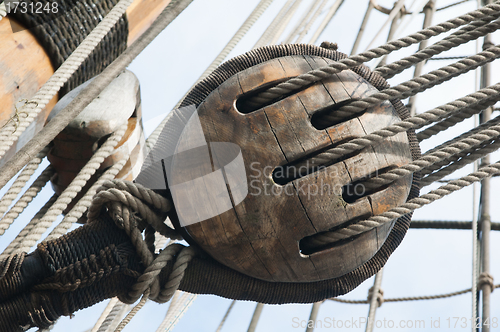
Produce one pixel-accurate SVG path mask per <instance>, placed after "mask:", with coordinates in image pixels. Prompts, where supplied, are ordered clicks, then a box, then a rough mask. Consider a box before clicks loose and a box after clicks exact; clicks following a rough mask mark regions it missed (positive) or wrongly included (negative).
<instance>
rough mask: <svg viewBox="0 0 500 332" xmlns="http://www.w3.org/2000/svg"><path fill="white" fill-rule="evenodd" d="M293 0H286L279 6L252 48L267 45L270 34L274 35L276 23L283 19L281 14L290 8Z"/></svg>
mask: <svg viewBox="0 0 500 332" xmlns="http://www.w3.org/2000/svg"><path fill="white" fill-rule="evenodd" d="M293 1H294V0H288V1H287V2H286V3H285V4H284V5H283V7H281V9H280V11H279V12H278V14H276V16H275V17H274V19H273V20H272V21H271V23H270V24H269V26H268V27H267V28H266V30H264V33H263V34H262V35H261V36H260V38H259V40H257V42H256V43H255V45H254V46H253V47H252V48H257V47H261V46H264V45H267V44H268V43H269V40H270V39H271V36H272V35H274V30H276V26H277V25H278V23H279V22H280V21H281V20H282V19H283V16H284V15H285V13H286V12H287V11H288V10H289V9H290V6H291V5H292V2H293Z"/></svg>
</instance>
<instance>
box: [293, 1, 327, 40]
mask: <svg viewBox="0 0 500 332" xmlns="http://www.w3.org/2000/svg"><path fill="white" fill-rule="evenodd" d="M324 1H327V0H312V1H311V4H310V5H309V8H307V10H306V11H305V12H304V14H303V15H302V17H301V18H300V19H299V20H298V21H297V24H296V25H295V27H294V28H293V30H292V31H290V33H289V34H288V36H287V37H286V38H285V40H284V41H283V43H284V44H290V43H292V42H293V40H294V39H295V37H297V35H298V34H300V33H301V32H302V31H303V30H304V26H305V25H306V24H308V23H309V22H310V21H311V15H312V14H313V13H314V12H315V9H316V5H319V4H321V2H324ZM299 42H300V41H298V40H297V41H296V42H295V44H298V43H299Z"/></svg>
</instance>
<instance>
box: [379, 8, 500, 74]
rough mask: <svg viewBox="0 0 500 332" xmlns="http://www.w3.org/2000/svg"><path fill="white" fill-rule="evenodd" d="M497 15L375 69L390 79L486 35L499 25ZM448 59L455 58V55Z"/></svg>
mask: <svg viewBox="0 0 500 332" xmlns="http://www.w3.org/2000/svg"><path fill="white" fill-rule="evenodd" d="M498 16H499V15H498V14H496V15H488V16H486V17H484V18H482V19H480V20H477V21H473V22H471V23H470V24H468V25H466V26H465V27H463V28H461V29H460V30H458V31H456V32H454V33H452V34H451V35H449V36H447V37H445V38H443V39H442V40H440V41H438V42H436V43H435V44H433V45H431V46H428V47H426V48H424V49H422V50H420V51H418V52H416V53H414V54H412V55H410V56H407V57H405V58H403V59H401V60H398V61H395V62H393V63H390V64H387V65H385V66H381V67H378V68H376V69H375V70H374V72H377V73H378V74H380V75H381V76H382V77H383V78H385V79H389V78H392V77H393V76H394V75H396V74H399V73H401V72H402V71H403V70H405V69H407V68H410V67H411V66H413V65H415V64H417V63H419V62H421V61H424V60H428V59H436V58H432V57H433V56H434V55H437V54H440V53H442V52H445V51H448V50H450V49H452V48H455V47H457V46H460V45H462V44H465V43H467V42H469V41H471V40H475V39H477V38H479V37H482V36H485V35H486V34H488V33H490V32H494V31H496V30H497V29H498V28H499V26H500V22H499V21H494V22H492V23H489V22H491V21H492V20H494V19H497V18H498ZM463 58H464V57H459V58H456V59H463ZM440 59H441V58H440ZM448 59H455V58H453V57H451V58H448Z"/></svg>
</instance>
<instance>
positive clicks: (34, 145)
mask: <svg viewBox="0 0 500 332" xmlns="http://www.w3.org/2000/svg"><path fill="white" fill-rule="evenodd" d="M130 2H131V0H120V2H119V3H118V4H117V5H116V6H115V7H113V9H112V10H111V11H110V12H109V14H108V15H107V16H110V15H111V16H110V19H108V20H106V18H105V19H104V20H103V21H101V23H99V25H97V27H96V28H95V29H94V30H93V31H92V32H91V33H90V34H89V36H87V38H85V40H84V41H83V42H82V43H81V44H80V45H79V46H78V47H77V48H76V50H75V51H74V52H73V53H72V54H71V55H70V56H69V57H68V59H66V61H65V62H64V63H63V64H62V65H61V67H59V68H58V69H57V71H56V73H55V74H54V75H55V76H54V75H53V76H52V77H51V79H49V81H47V83H46V84H44V85H43V86H42V88H41V89H40V90H39V92H38V93H37V94H36V95H35V97H36V96H39V95H40V96H44V97H43V98H45V99H43V101H42V100H41V99H40V100H38V101H40V102H41V103H39V102H38V101H37V105H38V106H37V107H36V109H37V110H38V111H39V108H40V105H42V104H43V105H45V104H46V103H47V102H48V100H50V99H51V98H52V96H53V95H54V94H55V93H56V92H57V91H59V89H60V87H61V86H62V84H64V82H65V81H66V80H67V78H68V77H69V76H71V75H72V73H73V72H74V71H75V70H76V67H78V66H76V64H79V63H81V61H79V60H82V61H83V59H81V58H82V55H81V54H82V52H90V51H91V49H92V48H93V45H96V44H97V42H98V41H99V40H96V36H99V35H100V34H101V33H102V32H103V30H106V31H108V30H109V29H108V28H111V26H108V25H109V23H110V22H109V21H110V20H111V18H113V19H114V18H116V20H118V19H120V18H121V16H122V15H123V12H124V11H125V10H126V7H128V4H129V3H130ZM191 2H192V0H172V1H171V2H170V3H169V4H168V5H167V7H166V8H165V9H164V10H163V11H162V13H161V14H160V16H158V18H157V19H156V20H155V21H154V22H153V24H152V25H151V26H150V27H149V28H148V29H147V30H146V32H144V33H143V34H142V36H141V37H140V38H138V39H137V40H136V41H135V42H134V43H133V44H132V45H131V46H130V47H128V48H127V49H126V50H125V51H124V52H123V53H122V54H120V55H119V56H118V58H116V59H115V60H114V61H113V62H112V63H111V64H110V65H109V66H108V67H106V68H105V69H104V70H103V71H102V73H101V74H99V75H98V76H96V77H95V78H94V79H93V80H92V81H91V82H90V83H89V84H88V85H87V87H85V88H84V89H83V90H82V92H81V93H80V94H79V98H76V99H73V100H72V101H71V102H70V103H69V104H68V105H67V106H66V107H65V108H64V109H62V110H61V111H60V112H59V113H58V114H57V115H56V116H55V117H54V118H53V119H52V120H51V121H50V122H49V123H47V125H45V127H44V128H43V129H42V130H41V131H40V132H39V133H38V134H36V135H35V136H34V137H33V138H32V139H31V140H30V141H29V142H28V143H26V144H25V145H24V146H23V147H22V148H21V149H20V150H19V151H18V152H17V153H16V154H15V155H14V156H13V157H12V158H10V159H9V160H8V161H7V162H6V163H5V164H3V166H2V167H0V187H3V186H4V185H5V184H6V183H7V182H8V181H9V179H10V178H11V177H12V176H13V175H14V174H16V173H17V172H19V170H20V169H21V168H22V167H23V166H24V165H25V164H26V163H27V162H28V161H29V160H31V159H32V158H33V157H34V156H35V155H36V154H37V153H38V152H39V151H40V150H41V149H42V148H43V147H45V146H46V145H47V144H48V143H49V142H50V141H52V139H54V137H55V136H56V135H57V134H58V133H59V132H61V130H63V129H64V128H65V127H66V126H67V125H68V123H69V122H70V121H72V120H73V119H74V118H75V116H76V115H77V114H79V113H80V112H81V111H83V109H84V108H85V107H86V106H87V105H88V104H90V103H91V102H92V100H94V99H95V98H96V97H97V96H98V95H99V94H100V93H101V92H102V90H104V88H106V87H107V86H108V85H109V83H110V82H111V81H112V80H113V79H114V78H115V77H116V76H118V74H119V73H121V72H122V71H123V69H125V68H126V67H127V66H128V65H129V64H130V63H131V62H132V60H133V59H134V58H135V57H136V56H137V55H138V54H139V53H140V52H142V50H143V49H144V48H145V47H146V46H147V45H149V43H150V42H151V41H152V40H153V39H154V38H155V37H156V36H157V35H158V34H159V33H160V32H161V31H163V29H164V28H165V27H166V26H167V25H169V24H170V22H172V21H173V20H174V18H176V17H177V16H178V15H179V14H180V13H181V12H182V11H183V10H184V8H186V7H187V6H188V5H189V4H190V3H191ZM107 16H106V17H107ZM111 23H112V22H111ZM113 24H114V23H113ZM68 67H69V68H73V67H75V68H74V69H75V70H73V69H71V70H68ZM60 76H62V77H64V79H62V78H60ZM49 87H50V88H49ZM47 90H48V91H50V93H48V92H47ZM47 96H50V98H49V99H46V98H47ZM33 100H37V99H36V98H35V99H33ZM29 105H32V104H30V103H28V104H27V105H26V107H29ZM22 123H23V122H21V123H20V124H19V126H21V124H22ZM14 134H15V133H14ZM14 134H12V135H14ZM12 135H11V136H12ZM4 143H5V142H4ZM8 144H10V145H12V144H13V140H12V139H9V143H8ZM10 145H9V146H10ZM0 148H1V149H3V150H0V156H1V155H3V154H4V153H5V151H6V149H7V147H6V143H5V144H2V145H1V146H0ZM2 151H3V152H2Z"/></svg>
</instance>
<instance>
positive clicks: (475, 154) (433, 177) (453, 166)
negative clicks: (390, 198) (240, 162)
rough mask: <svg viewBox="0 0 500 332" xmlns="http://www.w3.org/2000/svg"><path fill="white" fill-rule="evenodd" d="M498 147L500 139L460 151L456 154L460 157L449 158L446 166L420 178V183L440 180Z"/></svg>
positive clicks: (428, 183) (499, 146)
mask: <svg viewBox="0 0 500 332" xmlns="http://www.w3.org/2000/svg"><path fill="white" fill-rule="evenodd" d="M499 148H500V140H499V139H496V140H494V141H493V142H490V141H488V142H487V144H485V145H484V146H481V147H480V148H479V149H477V150H474V151H472V152H468V154H467V153H466V152H464V153H461V154H459V155H457V157H460V159H458V158H457V160H456V161H455V160H454V159H455V158H454V159H453V160H450V164H449V165H448V166H446V167H443V168H442V169H440V170H438V171H436V172H434V173H431V174H429V175H428V176H426V177H424V178H423V179H421V180H420V184H421V185H422V187H423V186H428V185H430V184H431V183H434V182H436V181H439V180H441V179H442V178H444V177H445V176H448V175H450V174H451V173H453V172H455V171H456V170H458V169H461V168H462V167H464V166H467V165H469V164H471V163H473V162H474V161H476V160H479V159H480V158H483V157H484V156H486V155H488V154H490V153H493V152H495V151H497V150H498V149H499Z"/></svg>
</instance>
